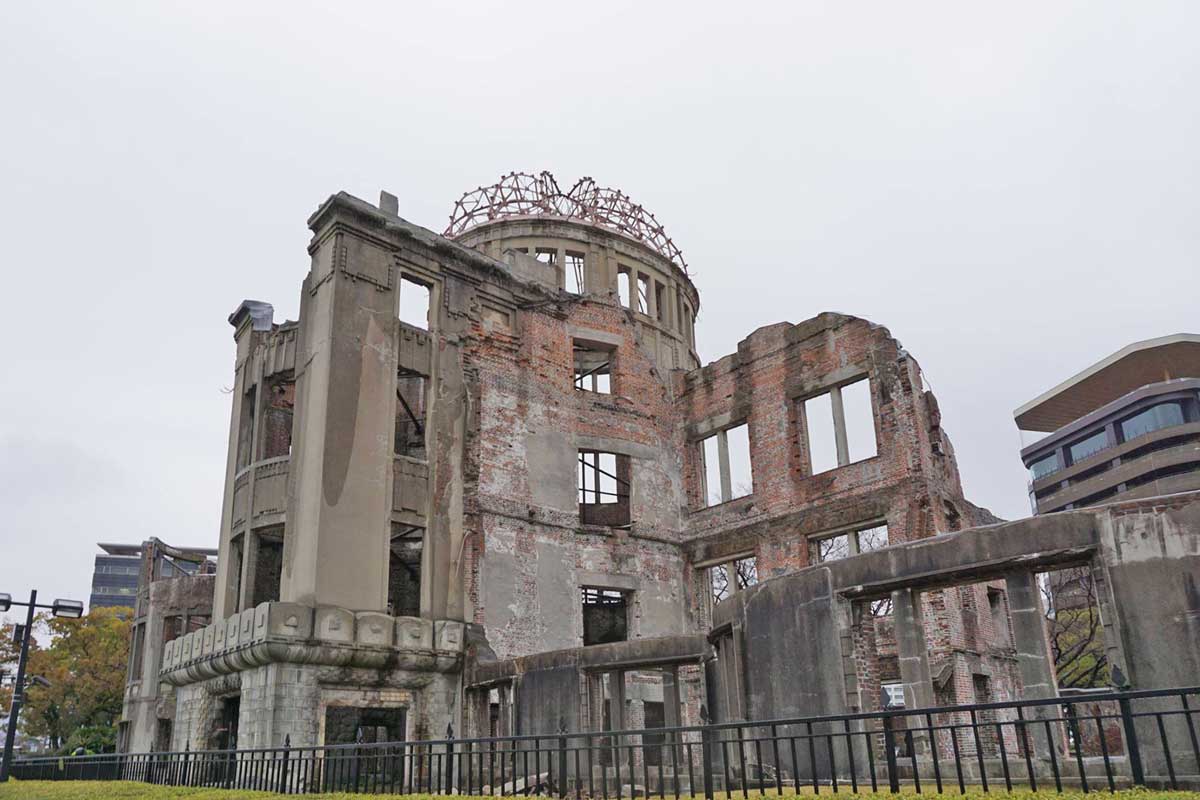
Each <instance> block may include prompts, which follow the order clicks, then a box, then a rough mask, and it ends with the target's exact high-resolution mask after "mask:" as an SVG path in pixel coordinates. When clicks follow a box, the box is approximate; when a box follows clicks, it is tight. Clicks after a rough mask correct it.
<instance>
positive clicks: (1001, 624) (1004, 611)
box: [987, 588, 1012, 647]
mask: <svg viewBox="0 0 1200 800" xmlns="http://www.w3.org/2000/svg"><path fill="white" fill-rule="evenodd" d="M987 601H988V612H989V614H990V615H991V618H992V641H993V642H994V643H995V645H996V647H1012V633H1011V631H1010V630H1009V627H1008V608H1007V604H1006V603H1005V602H1004V592H1002V591H1001V590H999V589H996V588H989V589H988V590H987Z"/></svg>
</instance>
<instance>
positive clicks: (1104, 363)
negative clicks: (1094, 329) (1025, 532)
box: [1014, 333, 1200, 514]
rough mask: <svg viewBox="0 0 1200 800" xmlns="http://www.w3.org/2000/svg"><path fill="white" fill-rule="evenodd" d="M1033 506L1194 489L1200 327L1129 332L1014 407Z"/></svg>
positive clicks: (1199, 434)
mask: <svg viewBox="0 0 1200 800" xmlns="http://www.w3.org/2000/svg"><path fill="white" fill-rule="evenodd" d="M1014 417H1015V418H1016V423H1017V427H1018V428H1019V429H1020V430H1021V431H1025V432H1039V433H1046V434H1047V435H1046V436H1045V437H1043V438H1041V439H1039V440H1038V441H1036V442H1034V443H1033V444H1031V445H1029V446H1027V447H1025V448H1023V449H1022V450H1021V460H1022V461H1023V462H1024V463H1025V466H1026V467H1027V468H1028V469H1029V476H1030V484H1029V497H1030V501H1031V504H1032V506H1033V512H1034V513H1035V514H1046V513H1049V512H1052V511H1064V510H1069V509H1074V508H1080V507H1083V506H1092V505H1097V504H1099V503H1105V502H1110V501H1112V500H1113V499H1115V498H1118V497H1119V498H1121V499H1135V498H1142V497H1154V496H1157V495H1165V494H1175V493H1178V492H1186V491H1193V490H1196V489H1200V335H1198V334H1191V333H1179V334H1174V335H1171V336H1162V337H1159V338H1157V339H1149V340H1147V341H1144V342H1135V343H1134V344H1131V345H1128V346H1126V347H1123V348H1121V349H1120V350H1118V351H1117V352H1116V353H1113V354H1112V355H1110V356H1108V357H1107V358H1104V359H1102V360H1100V361H1099V362H1097V363H1095V364H1093V365H1092V366H1090V367H1088V368H1087V369H1085V370H1083V371H1082V372H1080V373H1078V374H1077V375H1074V376H1072V377H1071V378H1068V379H1067V380H1066V381H1064V382H1063V383H1061V384H1059V385H1058V386H1056V387H1054V388H1053V389H1051V390H1049V391H1048V392H1046V393H1044V394H1042V395H1041V396H1039V397H1037V398H1035V399H1034V400H1031V401H1030V402H1028V403H1026V404H1025V405H1023V406H1021V407H1020V408H1018V409H1017V410H1016V411H1015V412H1014Z"/></svg>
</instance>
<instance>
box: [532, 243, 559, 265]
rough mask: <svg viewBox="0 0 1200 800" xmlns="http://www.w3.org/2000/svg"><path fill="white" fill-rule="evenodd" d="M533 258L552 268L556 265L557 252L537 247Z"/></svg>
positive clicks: (548, 248) (552, 249)
mask: <svg viewBox="0 0 1200 800" xmlns="http://www.w3.org/2000/svg"><path fill="white" fill-rule="evenodd" d="M533 257H534V258H536V259H537V260H538V261H540V262H542V263H543V264H549V265H551V266H554V265H555V264H557V263H558V250H555V249H554V248H550V247H538V248H535V249H534V251H533Z"/></svg>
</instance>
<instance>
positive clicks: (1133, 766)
mask: <svg viewBox="0 0 1200 800" xmlns="http://www.w3.org/2000/svg"><path fill="white" fill-rule="evenodd" d="M1117 705H1119V706H1120V707H1121V725H1122V727H1123V728H1124V729H1125V755H1126V756H1127V757H1128V758H1129V770H1130V772H1131V773H1132V777H1133V783H1134V785H1135V786H1145V785H1146V774H1145V772H1143V771H1142V751H1141V748H1140V747H1138V739H1137V730H1136V729H1135V728H1134V724H1133V709H1132V708H1131V707H1130V705H1129V698H1128V697H1122V698H1121V699H1120V700H1118V701H1117ZM1103 735H1104V734H1103V732H1101V736H1103Z"/></svg>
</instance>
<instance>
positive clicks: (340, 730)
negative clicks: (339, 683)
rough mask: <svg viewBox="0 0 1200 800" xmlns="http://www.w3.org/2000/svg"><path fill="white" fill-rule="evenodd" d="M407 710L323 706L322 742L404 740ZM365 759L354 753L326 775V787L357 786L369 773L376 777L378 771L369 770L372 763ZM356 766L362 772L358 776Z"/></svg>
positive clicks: (347, 742)
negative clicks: (344, 764)
mask: <svg viewBox="0 0 1200 800" xmlns="http://www.w3.org/2000/svg"><path fill="white" fill-rule="evenodd" d="M407 714H408V711H407V709H404V708H380V707H379V706H366V707H360V708H355V707H353V706H329V707H328V708H326V709H325V744H327V745H335V744H376V743H379V742H403V741H404V740H405V738H406V733H407V732H406V730H405V722H406V716H407ZM397 760H398V759H397ZM368 763H369V762H367V759H365V758H361V757H358V756H356V757H355V758H354V759H352V763H350V764H348V765H346V769H345V770H343V771H342V772H340V773H338V774H336V775H335V774H333V772H332V771H331V772H330V774H329V775H327V776H326V780H325V784H326V787H325V788H327V789H330V790H339V791H340V790H346V789H349V787H350V786H352V785H353V786H357V785H358V781H359V780H363V781H364V782H365V781H366V779H367V776H368V775H370V776H371V777H374V778H378V777H379V775H378V774H375V773H371V772H370V770H371V769H372V767H371V766H369V765H368ZM359 770H362V771H363V773H364V774H363V775H362V776H361V778H360V776H359V772H358V771H359ZM397 770H399V768H398V767H397ZM323 790H324V789H323Z"/></svg>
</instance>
